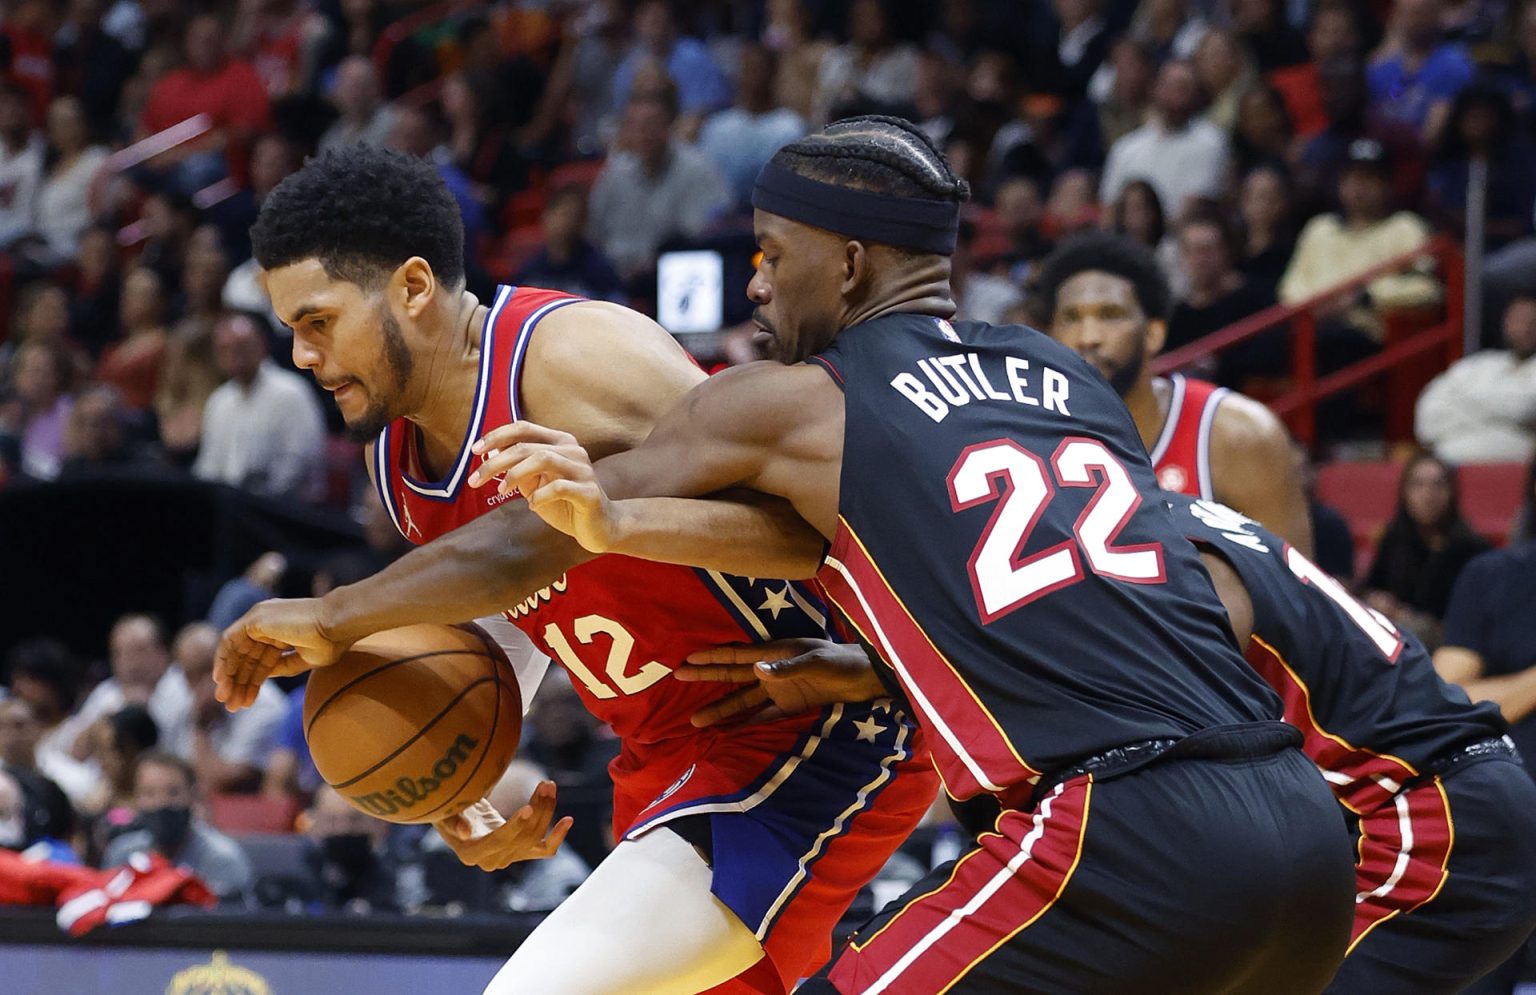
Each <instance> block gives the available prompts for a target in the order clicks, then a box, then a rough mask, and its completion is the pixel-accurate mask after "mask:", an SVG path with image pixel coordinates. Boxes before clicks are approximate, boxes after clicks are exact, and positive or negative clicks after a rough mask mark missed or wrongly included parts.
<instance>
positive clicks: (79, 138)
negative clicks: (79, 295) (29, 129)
mask: <svg viewBox="0 0 1536 995" xmlns="http://www.w3.org/2000/svg"><path fill="white" fill-rule="evenodd" d="M89 129H90V125H89V123H88V122H87V121H86V118H85V108H84V107H82V106H81V105H80V101H79V100H77V99H76V98H74V97H55V98H54V101H53V103H51V104H49V105H48V156H49V159H50V160H51V161H50V162H49V163H48V170H47V174H46V176H45V177H44V178H43V180H42V186H41V187H40V189H39V190H38V194H37V207H36V211H37V232H38V234H39V235H41V236H42V238H43V241H44V242H45V243H46V244H47V247H48V254H49V256H50V257H51V258H52V259H54V260H57V261H66V260H71V259H74V257H75V254H76V253H77V252H79V251H80V236H82V235H84V234H85V230H86V229H87V228H89V227H90V226H91V204H90V194H91V181H92V180H94V179H95V178H96V174H97V173H98V172H99V171H100V170H101V167H102V165H103V164H104V163H105V162H106V161H107V154H108V153H107V148H106V146H104V145H93V144H92V143H91V135H90V130H89Z"/></svg>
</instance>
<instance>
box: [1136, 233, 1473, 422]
mask: <svg viewBox="0 0 1536 995" xmlns="http://www.w3.org/2000/svg"><path fill="white" fill-rule="evenodd" d="M1425 258H1430V259H1433V260H1434V261H1435V263H1436V265H1437V267H1438V268H1439V271H1440V278H1441V280H1442V281H1443V282H1444V284H1445V300H1444V316H1443V317H1442V318H1441V319H1440V320H1439V321H1438V323H1436V324H1434V325H1432V326H1431V327H1427V328H1422V327H1420V328H1414V327H1409V325H1408V323H1407V322H1404V321H1403V320H1402V319H1401V318H1400V317H1399V316H1395V315H1393V314H1392V313H1390V312H1389V313H1387V314H1386V316H1385V318H1384V321H1385V324H1386V326H1387V336H1386V343H1385V347H1384V348H1383V349H1382V350H1381V351H1380V352H1379V353H1377V354H1376V355H1374V356H1371V357H1369V358H1367V359H1363V360H1360V361H1358V362H1355V363H1351V364H1350V365H1348V366H1345V367H1343V368H1342V369H1339V370H1335V371H1334V372H1332V373H1329V374H1327V375H1326V376H1321V377H1320V376H1318V372H1317V311H1318V309H1319V307H1320V306H1321V305H1322V304H1324V303H1326V302H1328V301H1331V300H1332V299H1333V298H1336V297H1337V296H1338V295H1339V294H1341V293H1344V292H1347V291H1351V290H1357V289H1359V288H1361V287H1364V286H1366V285H1367V284H1369V283H1370V282H1371V281H1373V280H1375V279H1376V278H1378V277H1381V276H1385V275H1387V274H1389V273H1395V272H1398V271H1400V270H1404V269H1407V268H1409V267H1411V266H1415V265H1417V264H1418V263H1419V262H1420V261H1421V260H1423V259H1425ZM1465 289H1466V288H1465V279H1464V270H1463V263H1462V255H1461V248H1460V246H1458V245H1457V244H1456V241H1455V240H1454V239H1452V238H1450V237H1449V236H1446V235H1437V236H1435V237H1434V238H1432V239H1430V240H1429V241H1428V242H1427V243H1425V245H1424V246H1423V247H1421V248H1418V249H1414V250H1413V251H1411V252H1405V253H1403V254H1402V255H1400V256H1395V257H1393V258H1392V259H1388V260H1386V261H1385V262H1383V263H1380V264H1379V265H1376V266H1372V267H1371V268H1370V269H1368V270H1366V271H1364V272H1363V273H1361V274H1360V275H1359V276H1356V277H1354V278H1353V279H1351V280H1347V281H1345V282H1343V283H1339V284H1336V285H1334V286H1333V287H1330V288H1329V289H1328V290H1326V291H1323V292H1322V293H1320V294H1317V295H1315V296H1313V297H1309V298H1307V299H1306V300H1304V301H1299V302H1297V303H1295V304H1277V305H1275V306H1274V307H1270V308H1265V309H1264V310H1263V311H1260V312H1259V313H1258V314H1255V315H1253V316H1251V317H1249V318H1245V319H1243V320H1242V321H1239V322H1237V323H1236V324H1233V325H1229V326H1227V327H1226V328H1224V329H1222V330H1221V331H1218V332H1213V333H1212V334H1210V335H1207V336H1205V337H1204V338H1202V339H1200V340H1198V341H1196V342H1191V343H1190V344H1189V345H1186V346H1184V347H1182V348H1179V349H1175V350H1173V351H1172V352H1169V353H1165V354H1164V355H1162V356H1159V357H1157V359H1156V360H1154V361H1153V364H1152V369H1153V371H1154V372H1156V373H1167V372H1170V371H1172V370H1177V369H1181V368H1184V367H1187V366H1191V365H1194V364H1196V363H1198V362H1200V361H1201V360H1204V359H1207V358H1209V357H1211V356H1214V355H1216V354H1217V353H1220V352H1223V351H1225V350H1227V349H1230V348H1232V347H1233V346H1236V345H1241V344H1242V343H1244V342H1247V341H1249V340H1251V339H1253V338H1256V337H1257V336H1259V335H1262V334H1263V333H1265V332H1268V331H1270V330H1271V329H1274V328H1276V327H1279V326H1282V325H1285V324H1286V323H1289V324H1290V326H1291V383H1290V385H1289V387H1288V388H1287V390H1286V392H1285V394H1284V395H1283V396H1281V397H1279V398H1276V399H1275V400H1273V401H1271V402H1270V407H1271V408H1272V409H1273V410H1274V411H1275V413H1276V414H1278V415H1280V416H1281V417H1282V418H1284V419H1285V421H1286V422H1287V424H1289V425H1290V428H1291V431H1292V432H1293V433H1295V435H1296V437H1297V438H1299V439H1300V440H1301V441H1302V442H1304V443H1306V444H1308V445H1311V444H1312V443H1313V442H1314V441H1315V440H1316V435H1317V405H1318V402H1319V401H1322V400H1325V399H1326V398H1329V397H1332V396H1334V395H1336V394H1340V393H1342V392H1344V391H1346V390H1350V389H1351V388H1354V387H1356V386H1358V385H1360V384H1361V383H1363V382H1365V381H1367V380H1369V379H1371V378H1372V377H1376V376H1380V375H1382V374H1388V376H1389V385H1388V400H1387V405H1388V416H1389V423H1390V424H1395V425H1397V426H1401V425H1402V424H1404V423H1405V419H1411V415H1412V410H1411V409H1412V405H1413V400H1414V397H1413V396H1409V395H1416V394H1417V388H1418V387H1419V386H1422V385H1421V384H1412V383H1410V382H1409V379H1410V378H1404V377H1402V376H1399V374H1404V373H1406V372H1408V370H1409V367H1408V366H1407V364H1408V363H1409V362H1410V361H1412V360H1414V359H1416V358H1418V357H1420V356H1423V355H1425V354H1428V353H1430V352H1431V351H1432V350H1435V349H1444V350H1445V351H1444V353H1443V354H1442V355H1443V359H1444V362H1445V364H1449V363H1451V362H1452V361H1454V360H1455V359H1457V358H1459V357H1460V356H1461V348H1462V325H1461V323H1462V315H1463V307H1464V303H1465ZM1405 409H1406V413H1405ZM1407 423H1408V424H1411V421H1409V422H1407ZM1389 434H1394V433H1392V432H1389Z"/></svg>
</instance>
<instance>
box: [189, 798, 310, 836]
mask: <svg viewBox="0 0 1536 995" xmlns="http://www.w3.org/2000/svg"><path fill="white" fill-rule="evenodd" d="M302 808H303V806H302V805H300V804H299V800H298V799H297V798H273V797H271V796H269V795H213V796H211V797H209V799H208V821H209V822H212V823H213V825H214V828H216V829H220V830H223V831H224V832H226V833H229V834H230V835H232V836H247V835H250V834H252V833H291V832H293V823H294V820H295V819H297V818H298V816H299V812H300V810H301V809H302Z"/></svg>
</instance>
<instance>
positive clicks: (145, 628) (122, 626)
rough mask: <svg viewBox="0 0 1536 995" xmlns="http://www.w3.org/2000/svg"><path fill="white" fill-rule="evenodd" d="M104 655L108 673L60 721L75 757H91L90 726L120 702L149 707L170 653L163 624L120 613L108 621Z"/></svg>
mask: <svg viewBox="0 0 1536 995" xmlns="http://www.w3.org/2000/svg"><path fill="white" fill-rule="evenodd" d="M107 658H108V661H109V663H110V664H111V667H112V676H111V677H108V678H107V679H106V680H104V681H102V682H101V683H100V684H98V685H96V687H95V688H93V689H92V690H91V693H90V694H88V695H86V697H85V701H83V702H81V703H80V707H79V708H77V709H75V713H74V714H73V715H71V716H70V717H69V718H68V719H65V720H64V727H65V728H66V729H68V730H69V731H68V732H67V733H64V736H65V742H67V743H68V744H69V747H70V753H71V754H72V755H73V756H74V758H75V759H76V760H91V759H92V756H91V753H92V747H93V745H94V743H93V740H92V736H91V726H92V725H93V724H95V723H96V722H97V721H99V720H101V719H104V718H106V717H107V716H108V715H111V714H113V713H114V712H117V711H119V710H120V709H121V708H122V707H123V706H124V705H144V706H149V704H150V702H151V701H152V700H153V698H154V696H155V694H156V690H157V689H158V688H159V687H160V685H162V684H163V683H165V674H166V670H167V669H168V668H169V667H170V665H171V654H170V650H169V649H168V648H167V646H166V643H165V627H164V626H163V625H161V624H160V620H159V619H157V618H155V617H154V616H153V615H139V614H132V615H124V616H122V617H121V618H119V619H118V620H117V621H116V622H114V623H113V624H112V632H111V634H110V635H109V636H108V637H107Z"/></svg>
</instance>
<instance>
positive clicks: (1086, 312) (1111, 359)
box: [1034, 232, 1312, 554]
mask: <svg viewBox="0 0 1536 995" xmlns="http://www.w3.org/2000/svg"><path fill="white" fill-rule="evenodd" d="M1034 290H1035V292H1036V293H1037V294H1038V295H1039V298H1040V299H1039V300H1038V301H1037V304H1038V305H1039V311H1040V313H1041V316H1042V320H1044V321H1045V322H1046V323H1047V327H1048V330H1049V331H1050V333H1051V337H1052V338H1054V339H1056V340H1057V341H1059V342H1061V343H1063V344H1064V345H1066V346H1068V347H1070V348H1071V349H1073V350H1074V351H1075V352H1077V353H1078V354H1079V355H1081V356H1082V357H1083V358H1084V359H1086V360H1088V362H1090V363H1092V364H1093V365H1094V366H1095V367H1097V368H1098V370H1099V372H1100V373H1102V374H1103V375H1104V379H1106V380H1108V381H1109V382H1110V385H1111V386H1113V387H1114V388H1115V390H1116V391H1118V392H1119V394H1120V396H1121V397H1122V398H1124V399H1125V404H1126V407H1128V408H1129V409H1130V411H1131V417H1132V418H1133V419H1135V421H1136V428H1137V429H1138V430H1139V431H1140V432H1141V440H1142V442H1144V443H1145V444H1146V447H1147V452H1148V453H1150V454H1151V457H1152V466H1153V468H1154V469H1155V470H1156V471H1157V480H1158V483H1160V484H1161V485H1162V486H1163V489H1164V490H1169V491H1176V492H1178V493H1180V494H1188V495H1190V496H1191V497H1200V498H1205V499H1207V500H1211V501H1220V502H1221V503H1222V504H1225V505H1227V506H1229V507H1232V508H1236V509H1237V510H1238V511H1241V512H1242V513H1243V514H1245V515H1247V516H1248V517H1249V518H1252V519H1253V520H1254V521H1257V522H1260V523H1262V524H1264V525H1266V526H1268V527H1269V528H1270V529H1271V530H1273V531H1274V532H1276V533H1278V534H1279V535H1281V536H1283V537H1285V538H1286V539H1287V540H1288V541H1289V542H1290V543H1291V544H1292V545H1293V546H1296V547H1297V548H1298V549H1301V550H1303V551H1304V552H1306V553H1307V554H1310V553H1311V551H1312V522H1311V518H1310V516H1309V512H1308V510H1307V499H1306V495H1305V493H1304V491H1303V485H1302V481H1301V478H1300V476H1299V475H1298V474H1297V472H1296V470H1295V468H1294V466H1293V457H1292V454H1291V449H1290V436H1289V435H1288V434H1287V433H1286V430H1285V426H1284V425H1282V424H1281V423H1280V419H1278V418H1276V417H1275V415H1274V413H1273V412H1271V411H1270V410H1269V409H1268V408H1266V407H1265V406H1264V405H1262V404H1260V403H1259V402H1257V401H1255V400H1253V399H1252V398H1249V397H1244V396H1243V395H1242V394H1238V393H1235V392H1233V391H1230V390H1227V389H1226V388H1224V387H1217V386H1216V385H1214V384H1210V383H1206V382H1205V381H1202V380H1195V379H1192V378H1190V377H1186V376H1184V375H1182V374H1178V373H1175V374H1173V375H1172V376H1169V377H1159V376H1153V374H1152V367H1151V365H1150V364H1151V362H1152V359H1153V357H1155V356H1156V355H1157V354H1158V353H1159V352H1161V351H1162V348H1163V342H1164V340H1165V339H1166V338H1167V335H1168V325H1167V323H1166V322H1165V320H1164V315H1166V314H1167V313H1168V307H1169V299H1168V298H1169V291H1168V282H1167V280H1166V279H1165V278H1164V277H1163V275H1162V271H1161V270H1159V269H1158V266H1157V261H1156V260H1155V259H1153V258H1152V255H1151V253H1149V252H1147V251H1146V250H1145V249H1143V248H1142V247H1141V246H1139V245H1137V244H1136V243H1135V242H1132V241H1131V240H1130V239H1128V238H1125V237H1123V236H1120V235H1112V234H1107V233H1098V232H1095V233H1091V234H1087V235H1082V236H1078V237H1076V238H1073V239H1071V240H1070V241H1068V242H1067V243H1065V244H1064V245H1062V246H1061V247H1060V248H1058V249H1057V250H1056V252H1054V253H1053V254H1052V255H1051V256H1050V257H1049V258H1048V259H1047V260H1046V261H1045V262H1044V263H1043V264H1042V265H1041V267H1040V274H1039V276H1038V277H1037V278H1036V280H1035V283H1034Z"/></svg>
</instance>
